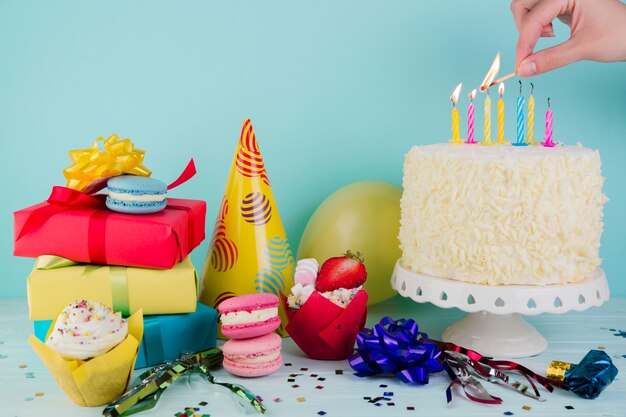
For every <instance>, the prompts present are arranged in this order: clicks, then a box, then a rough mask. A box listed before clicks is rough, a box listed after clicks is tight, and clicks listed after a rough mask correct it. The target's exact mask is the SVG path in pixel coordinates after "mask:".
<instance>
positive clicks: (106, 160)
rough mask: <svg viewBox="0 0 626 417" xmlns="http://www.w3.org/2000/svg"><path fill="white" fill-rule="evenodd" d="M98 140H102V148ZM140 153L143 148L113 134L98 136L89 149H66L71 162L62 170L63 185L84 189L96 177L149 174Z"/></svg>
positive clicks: (142, 155)
mask: <svg viewBox="0 0 626 417" xmlns="http://www.w3.org/2000/svg"><path fill="white" fill-rule="evenodd" d="M99 142H102V148H101V147H100V145H99ZM144 154H145V152H144V151H142V150H139V149H135V145H134V144H133V142H132V141H131V140H130V139H124V140H120V138H119V136H118V135H116V134H112V135H111V136H109V138H108V139H104V138H103V137H101V136H100V137H98V138H97V139H96V140H95V141H94V142H93V146H92V147H91V148H85V149H74V150H71V151H70V158H71V160H72V162H73V164H72V165H71V166H69V167H67V168H65V169H64V170H63V175H64V176H65V178H66V179H67V187H68V188H72V189H74V190H79V191H86V190H85V189H86V188H87V187H88V186H90V185H92V184H93V183H94V182H95V181H97V180H99V179H103V178H109V177H114V176H116V175H121V174H133V175H141V176H143V177H149V176H150V174H151V173H152V172H151V171H150V170H149V169H148V168H146V167H145V166H144V165H143V157H144Z"/></svg>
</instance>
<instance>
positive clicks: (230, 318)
mask: <svg viewBox="0 0 626 417" xmlns="http://www.w3.org/2000/svg"><path fill="white" fill-rule="evenodd" d="M217 309H218V310H219V312H220V321H221V323H222V334H223V335H224V336H226V337H228V338H231V339H247V338H250V337H256V336H261V335H263V334H267V333H270V332H273V331H274V330H276V329H277V328H278V326H280V318H279V317H278V297H276V296H275V295H274V294H269V293H257V294H247V295H241V296H239V297H232V298H229V299H227V300H224V301H223V302H221V303H220V305H219V306H217Z"/></svg>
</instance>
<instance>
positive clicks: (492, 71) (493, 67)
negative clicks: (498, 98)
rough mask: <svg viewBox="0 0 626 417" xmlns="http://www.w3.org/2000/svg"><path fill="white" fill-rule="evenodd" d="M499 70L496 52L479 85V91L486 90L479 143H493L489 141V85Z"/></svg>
mask: <svg viewBox="0 0 626 417" xmlns="http://www.w3.org/2000/svg"><path fill="white" fill-rule="evenodd" d="M498 71H500V53H499V52H498V53H497V54H496V58H495V59H494V60H493V63H492V64H491V67H490V68H489V71H487V75H485V79H484V80H483V82H482V83H481V85H480V90H481V91H486V93H487V94H486V95H485V108H484V109H485V124H484V139H483V141H482V142H481V145H494V143H493V142H492V141H491V97H489V86H490V85H491V83H492V82H493V79H494V78H496V75H497V74H498Z"/></svg>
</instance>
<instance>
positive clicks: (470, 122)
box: [465, 89, 478, 144]
mask: <svg viewBox="0 0 626 417" xmlns="http://www.w3.org/2000/svg"><path fill="white" fill-rule="evenodd" d="M475 97H476V90H475V89H474V90H472V92H471V93H469V99H470V103H469V105H468V106H467V140H466V141H465V143H468V144H472V143H478V142H476V141H475V140H474V98H475Z"/></svg>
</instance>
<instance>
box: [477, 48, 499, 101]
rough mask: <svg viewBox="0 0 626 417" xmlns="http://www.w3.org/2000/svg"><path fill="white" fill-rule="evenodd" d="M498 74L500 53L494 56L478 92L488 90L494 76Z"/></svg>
mask: <svg viewBox="0 0 626 417" xmlns="http://www.w3.org/2000/svg"><path fill="white" fill-rule="evenodd" d="M498 72H500V52H498V53H497V54H496V57H495V59H494V60H493V64H491V67H490V68H489V71H487V75H485V79H484V80H483V82H482V83H481V84H480V91H485V90H486V89H488V88H489V86H490V85H491V82H492V81H493V79H494V78H496V75H498Z"/></svg>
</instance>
